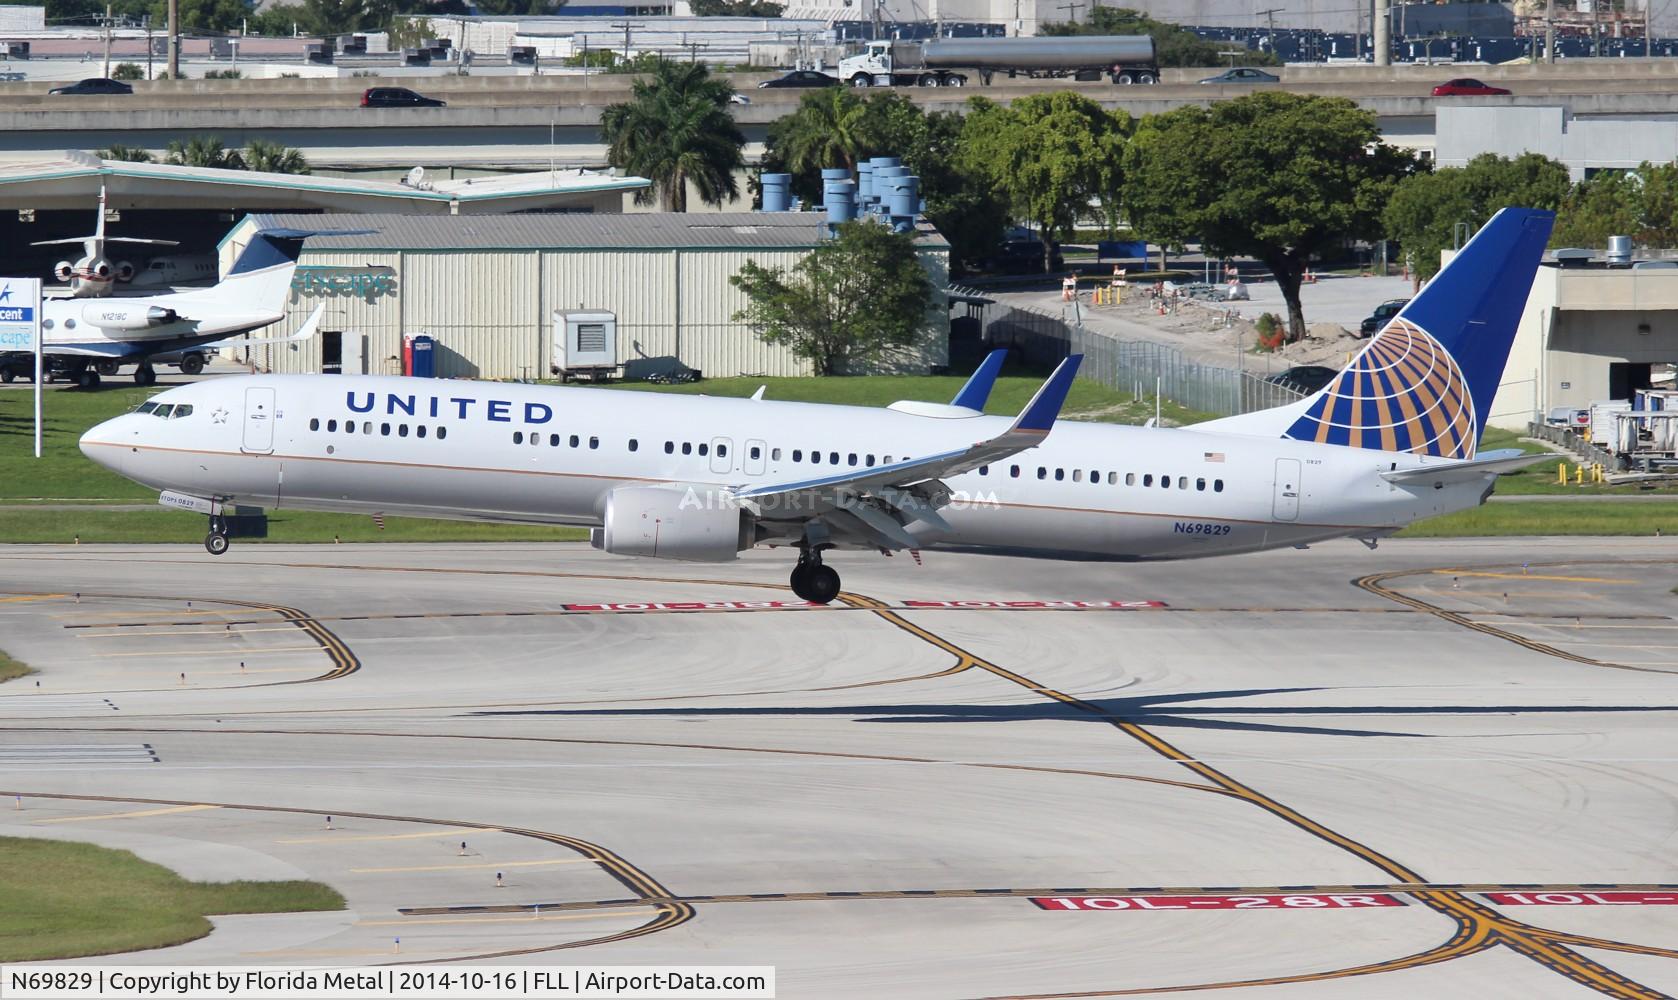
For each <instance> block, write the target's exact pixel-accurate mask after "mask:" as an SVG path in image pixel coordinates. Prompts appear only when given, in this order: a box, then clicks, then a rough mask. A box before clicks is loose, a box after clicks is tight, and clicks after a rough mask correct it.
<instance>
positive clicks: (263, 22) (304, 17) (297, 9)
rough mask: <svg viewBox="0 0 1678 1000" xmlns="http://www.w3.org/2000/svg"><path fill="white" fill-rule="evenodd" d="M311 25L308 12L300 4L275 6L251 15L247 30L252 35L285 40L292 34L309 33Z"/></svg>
mask: <svg viewBox="0 0 1678 1000" xmlns="http://www.w3.org/2000/svg"><path fill="white" fill-rule="evenodd" d="M311 28H312V24H311V22H310V21H309V12H308V11H307V10H305V9H304V8H303V5H302V4H295V3H287V4H275V5H274V6H272V7H269V8H267V9H266V10H259V11H257V12H256V13H254V14H252V15H251V18H250V24H249V30H250V33H251V34H253V35H267V36H269V37H272V38H285V37H287V36H289V35H291V34H292V33H293V32H309V31H310V30H311Z"/></svg>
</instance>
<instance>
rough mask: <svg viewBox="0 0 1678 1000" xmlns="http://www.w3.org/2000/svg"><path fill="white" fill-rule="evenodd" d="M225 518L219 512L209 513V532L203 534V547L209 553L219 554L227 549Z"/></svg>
mask: <svg viewBox="0 0 1678 1000" xmlns="http://www.w3.org/2000/svg"><path fill="white" fill-rule="evenodd" d="M227 546H228V541H227V519H226V518H224V517H222V516H221V515H220V514H211V515H210V533H209V534H207V535H205V536H204V548H205V549H207V550H209V553H210V555H212V556H219V555H222V554H223V553H225V552H226V551H227Z"/></svg>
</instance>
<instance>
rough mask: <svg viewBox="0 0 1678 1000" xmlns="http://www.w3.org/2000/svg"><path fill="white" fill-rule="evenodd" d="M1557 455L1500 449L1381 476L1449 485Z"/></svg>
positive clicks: (1419, 483) (1409, 482)
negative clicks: (1465, 460) (1469, 458)
mask: <svg viewBox="0 0 1678 1000" xmlns="http://www.w3.org/2000/svg"><path fill="white" fill-rule="evenodd" d="M1553 457H1555V456H1554V455H1552V454H1551V453H1549V452H1537V453H1528V452H1524V451H1521V450H1520V449H1519V448H1500V449H1498V450H1497V451H1488V452H1483V453H1482V454H1481V455H1480V457H1479V458H1476V459H1474V460H1473V461H1472V462H1450V463H1441V464H1438V465H1424V466H1422V467H1421V468H1419V469H1398V470H1396V471H1393V472H1383V473H1381V478H1382V479H1385V480H1386V481H1387V482H1389V483H1397V484H1399V485H1401V486H1433V485H1439V486H1448V485H1450V484H1452V483H1467V482H1473V481H1474V480H1476V479H1483V478H1485V477H1486V476H1495V475H1500V474H1502V473H1505V472H1515V471H1518V470H1520V469H1524V468H1526V467H1527V466H1529V465H1534V464H1536V463H1538V462H1542V461H1544V460H1545V459H1548V458H1553Z"/></svg>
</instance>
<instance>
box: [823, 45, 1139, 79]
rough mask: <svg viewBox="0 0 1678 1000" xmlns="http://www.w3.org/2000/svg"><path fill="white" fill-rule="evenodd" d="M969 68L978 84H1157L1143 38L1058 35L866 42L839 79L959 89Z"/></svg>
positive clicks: (841, 70)
mask: <svg viewBox="0 0 1678 1000" xmlns="http://www.w3.org/2000/svg"><path fill="white" fill-rule="evenodd" d="M963 69H970V70H974V71H976V72H977V73H978V74H979V81H980V82H981V83H985V84H989V83H990V82H991V78H992V77H994V76H995V75H996V74H998V73H1001V74H1005V75H1007V76H1026V77H1064V76H1070V77H1074V78H1076V79H1079V80H1099V79H1101V78H1102V77H1103V76H1105V77H1107V78H1109V79H1111V80H1112V81H1113V82H1114V83H1118V84H1129V83H1138V84H1148V83H1157V82H1159V64H1158V62H1157V61H1156V59H1155V55H1154V40H1153V39H1152V38H1150V37H1149V36H1147V35H1061V36H1057V37H1048V38H937V39H933V40H931V41H925V42H893V41H876V42H869V43H868V44H867V46H866V47H865V48H864V49H863V51H862V52H860V53H859V54H857V55H854V56H848V57H846V58H844V59H841V60H840V61H839V74H838V75H839V79H840V80H841V81H842V82H844V83H848V84H850V85H851V86H853V87H917V86H918V87H962V86H966V84H967V77H966V76H965V75H964V74H962V73H959V72H956V71H957V70H963Z"/></svg>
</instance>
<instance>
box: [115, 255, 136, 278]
mask: <svg viewBox="0 0 1678 1000" xmlns="http://www.w3.org/2000/svg"><path fill="white" fill-rule="evenodd" d="M117 280H118V281H123V282H127V281H133V280H134V265H133V263H132V262H130V261H126V260H124V261H118V262H117Z"/></svg>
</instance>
